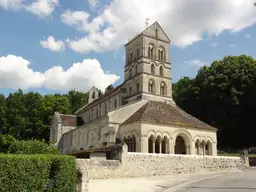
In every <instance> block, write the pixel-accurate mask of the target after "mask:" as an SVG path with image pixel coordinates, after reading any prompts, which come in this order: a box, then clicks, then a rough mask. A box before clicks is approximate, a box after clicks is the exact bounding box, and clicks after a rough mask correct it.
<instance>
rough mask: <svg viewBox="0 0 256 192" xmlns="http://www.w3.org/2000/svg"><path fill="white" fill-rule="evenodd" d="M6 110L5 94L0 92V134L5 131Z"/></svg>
mask: <svg viewBox="0 0 256 192" xmlns="http://www.w3.org/2000/svg"><path fill="white" fill-rule="evenodd" d="M6 112H7V106H6V100H5V96H4V95H2V94H0V134H1V132H2V134H4V133H6V132H7V119H6Z"/></svg>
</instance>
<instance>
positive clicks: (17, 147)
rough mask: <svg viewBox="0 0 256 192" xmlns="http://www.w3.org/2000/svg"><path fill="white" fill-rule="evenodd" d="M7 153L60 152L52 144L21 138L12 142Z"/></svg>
mask: <svg viewBox="0 0 256 192" xmlns="http://www.w3.org/2000/svg"><path fill="white" fill-rule="evenodd" d="M8 153H14V154H60V151H59V150H58V148H57V147H56V146H54V145H53V144H47V143H45V142H44V141H39V140H21V141H18V140H17V141H15V142H13V143H12V144H11V145H10V146H9V148H8Z"/></svg>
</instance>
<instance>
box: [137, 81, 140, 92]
mask: <svg viewBox="0 0 256 192" xmlns="http://www.w3.org/2000/svg"><path fill="white" fill-rule="evenodd" d="M138 92H140V84H139V83H137V93H138Z"/></svg>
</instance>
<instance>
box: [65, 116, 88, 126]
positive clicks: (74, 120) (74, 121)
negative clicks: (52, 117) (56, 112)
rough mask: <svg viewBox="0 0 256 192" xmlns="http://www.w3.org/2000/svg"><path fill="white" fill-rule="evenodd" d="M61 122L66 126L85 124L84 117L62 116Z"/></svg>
mask: <svg viewBox="0 0 256 192" xmlns="http://www.w3.org/2000/svg"><path fill="white" fill-rule="evenodd" d="M60 118H61V122H62V124H63V125H64V126H72V127H76V126H81V125H83V124H84V121H83V119H82V117H80V116H76V115H66V114H60Z"/></svg>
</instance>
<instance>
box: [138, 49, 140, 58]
mask: <svg viewBox="0 0 256 192" xmlns="http://www.w3.org/2000/svg"><path fill="white" fill-rule="evenodd" d="M139 57H140V47H137V58H139Z"/></svg>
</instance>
